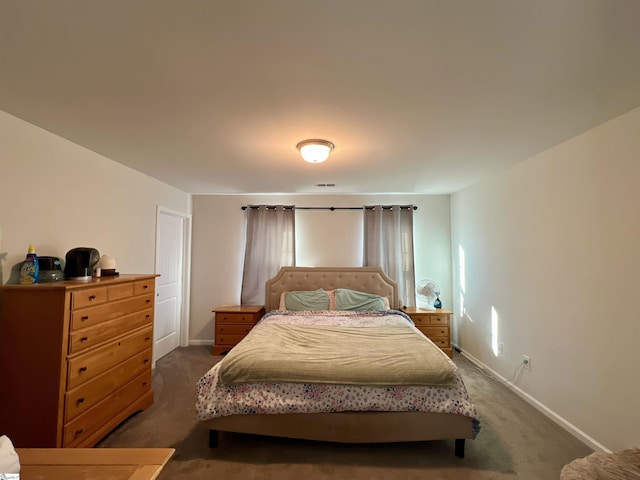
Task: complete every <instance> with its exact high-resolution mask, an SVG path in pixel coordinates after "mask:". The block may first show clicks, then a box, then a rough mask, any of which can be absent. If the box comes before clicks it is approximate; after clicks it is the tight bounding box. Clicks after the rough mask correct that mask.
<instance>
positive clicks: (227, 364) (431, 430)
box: [196, 267, 480, 458]
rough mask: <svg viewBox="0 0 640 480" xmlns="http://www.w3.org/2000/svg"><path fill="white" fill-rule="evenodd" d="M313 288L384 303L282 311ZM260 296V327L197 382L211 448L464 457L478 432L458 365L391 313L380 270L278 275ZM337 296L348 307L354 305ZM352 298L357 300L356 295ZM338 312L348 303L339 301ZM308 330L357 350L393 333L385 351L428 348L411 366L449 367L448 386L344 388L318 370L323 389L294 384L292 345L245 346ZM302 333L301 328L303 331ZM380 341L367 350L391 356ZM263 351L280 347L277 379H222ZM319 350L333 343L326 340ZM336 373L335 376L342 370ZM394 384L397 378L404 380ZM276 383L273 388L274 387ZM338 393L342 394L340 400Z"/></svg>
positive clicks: (289, 270) (391, 299)
mask: <svg viewBox="0 0 640 480" xmlns="http://www.w3.org/2000/svg"><path fill="white" fill-rule="evenodd" d="M319 290H320V291H327V292H333V293H334V295H335V292H339V293H340V292H348V293H349V294H350V293H351V292H355V293H356V294H358V293H361V294H362V295H364V296H366V299H368V298H369V297H368V296H370V297H372V298H375V296H379V297H380V298H382V299H384V302H385V304H384V307H383V308H382V309H378V308H377V307H376V308H374V309H373V310H374V311H371V312H368V311H367V312H362V311H358V310H359V307H358V308H356V309H355V310H356V311H342V310H341V308H346V307H342V306H341V304H340V300H338V304H335V302H336V300H335V298H333V297H332V300H333V303H334V304H332V305H330V308H329V309H328V311H327V310H324V307H320V309H319V310H318V311H312V312H311V311H300V310H299V309H296V310H294V311H289V309H288V308H286V307H287V305H289V304H288V303H287V304H286V305H285V304H284V300H283V299H284V298H285V296H286V297H287V299H289V298H290V296H291V298H293V295H294V293H293V292H296V293H297V292H303V293H306V292H317V291H319ZM265 297H266V298H265V310H266V312H267V313H266V314H265V316H264V317H263V319H262V320H261V321H260V322H258V324H257V325H256V326H255V327H254V328H253V330H252V331H251V333H250V334H249V335H248V336H247V337H246V338H245V339H244V340H242V341H241V342H240V343H239V344H238V345H237V346H236V347H234V349H232V350H231V351H230V352H229V354H227V356H226V357H225V359H223V360H222V361H221V362H218V364H216V365H215V366H214V367H212V369H211V370H210V371H209V372H207V373H206V374H205V375H204V376H203V377H202V378H201V379H200V381H199V382H198V386H197V389H198V394H197V403H196V410H197V417H198V419H199V420H200V421H201V422H202V424H203V425H204V426H205V427H206V428H208V429H209V433H210V434H209V443H210V446H211V447H215V446H217V444H218V432H236V433H249V434H258V435H269V436H279V437H288V438H296V439H305V440H317V441H329V442H342V443H383V442H408V441H429V440H455V443H454V445H455V455H456V456H458V457H460V458H462V457H464V448H465V440H466V439H473V438H475V436H476V435H477V433H478V432H479V430H480V422H479V417H478V412H477V409H476V408H475V406H474V405H473V404H472V402H471V400H470V399H469V396H468V394H467V391H466V388H465V386H464V383H463V382H462V379H461V377H460V375H459V372H458V370H457V367H456V366H455V364H453V362H451V361H450V359H449V358H448V357H447V356H446V355H445V354H444V353H443V352H441V351H440V350H439V349H438V348H437V347H436V346H435V345H433V344H432V342H431V341H430V340H428V339H427V338H426V337H425V336H424V335H422V333H420V331H419V330H418V329H416V328H415V326H413V323H412V321H411V319H410V318H409V317H408V316H406V315H404V314H403V313H402V312H399V311H398V310H397V309H398V308H399V304H398V302H399V300H398V290H397V285H396V283H395V282H394V281H393V280H391V279H390V278H388V277H387V276H386V275H385V274H384V273H383V272H382V270H381V269H380V268H374V267H360V268H347V267H333V268H331V267H283V268H282V269H281V270H280V272H279V273H278V274H277V275H276V276H275V277H273V278H272V279H270V280H269V281H268V282H267V284H266V292H265ZM342 298H348V299H349V301H351V300H350V299H351V297H342ZM357 298H358V301H360V300H361V298H362V296H360V297H357ZM287 301H288V300H287ZM376 301H377V299H376ZM303 303H304V302H303ZM342 305H345V302H344V301H342ZM336 322H337V323H336ZM312 324H313V332H314V335H315V332H316V331H321V330H332V332H329V333H327V334H330V335H334V334H336V332H333V330H337V331H338V332H337V333H338V334H339V333H342V332H345V331H348V332H354V334H357V336H358V340H357V341H358V342H360V341H368V340H360V337H363V336H364V337H366V336H368V335H369V334H371V335H374V334H378V335H386V334H387V333H389V332H391V333H392V334H393V335H397V336H394V337H393V338H394V342H393V343H391V342H388V341H387V342H386V344H387V345H392V346H393V348H396V347H395V346H396V345H401V344H402V343H395V342H396V339H397V341H398V342H402V341H405V340H406V341H419V342H421V344H420V346H421V347H422V346H423V344H424V343H428V344H430V345H432V346H433V349H431V350H430V351H429V352H428V356H427V357H424V358H427V359H428V360H426V361H422V360H421V361H419V362H415V364H416V365H423V364H431V359H433V360H434V363H442V362H446V364H447V367H448V368H450V371H451V372H452V373H450V374H448V375H449V376H448V377H447V378H446V379H444V380H442V381H444V382H445V383H443V384H436V383H433V382H434V380H428V379H427V380H422V379H420V380H419V381H417V380H413V379H412V378H409V377H407V378H408V380H407V381H408V382H409V384H407V385H404V384H398V385H396V384H387V383H379V382H380V381H373V382H370V383H369V384H350V383H349V382H350V381H351V380H349V381H348V382H345V384H343V380H341V377H340V378H338V377H336V379H335V380H334V379H333V377H331V376H327V375H334V374H335V373H336V372H333V373H327V372H324V371H323V373H322V374H321V375H325V376H324V377H323V376H320V377H313V379H315V378H320V379H324V380H323V381H322V382H319V381H317V380H313V379H312V380H309V379H308V378H307V377H304V380H295V379H294V380H293V381H292V380H291V379H289V377H288V376H287V371H288V369H293V367H292V366H291V365H290V364H287V363H286V360H287V359H289V358H293V357H292V356H291V355H290V352H289V351H288V350H286V348H288V346H289V345H290V340H289V339H287V340H286V341H285V340H282V339H277V340H273V341H269V340H267V343H266V344H262V345H261V346H260V347H259V348H255V345H253V343H252V342H254V341H255V340H256V338H260V337H263V339H264V338H266V339H271V338H272V337H271V335H276V334H285V333H288V332H290V331H292V332H293V334H294V335H305V332H309V335H310V336H311V332H312V329H311V328H312V327H310V325H312ZM316 324H317V325H316ZM305 328H306V329H307V330H304V329H305ZM360 332H366V333H360ZM409 332H410V333H409ZM321 333H322V334H325V333H324V332H321ZM249 337H252V338H251V339H250V338H249ZM254 337H255V338H254ZM409 337H415V338H409ZM319 338H322V337H319ZM384 338H386V337H384ZM304 340H305V341H304V342H303V344H305V345H307V346H309V347H310V348H316V343H313V344H311V343H309V342H307V341H306V339H304ZM377 342H378V343H377V344H376V345H378V346H377V347H375V348H372V349H370V350H373V351H378V350H386V351H387V353H388V348H386V346H385V344H384V342H383V343H380V342H381V340H380V338H378V340H377ZM270 343H272V344H274V345H275V344H278V345H284V346H285V347H283V348H285V350H284V353H282V352H281V353H279V354H277V355H276V354H273V353H271V355H272V357H279V359H280V360H282V362H284V365H281V370H280V376H275V377H269V376H267V377H259V378H258V380H255V379H254V380H246V379H245V380H243V378H244V377H242V376H240V377H239V378H240V379H239V380H235V383H233V382H230V381H228V378H230V375H231V373H229V371H232V368H231V366H232V365H234V362H235V361H236V360H237V358H241V357H242V358H252V356H253V354H254V353H256V352H260V351H262V350H266V351H267V355H269V354H270V353H268V352H271V350H270V348H271V346H270ZM319 343H325V344H329V343H331V344H334V343H338V344H339V343H340V342H334V341H333V340H332V341H330V342H323V341H320V342H319ZM353 345H354V346H355V344H353ZM274 348H277V347H274ZM400 350H401V351H402V352H404V351H405V350H407V355H400V354H399V353H398V354H395V353H394V357H401V356H408V357H409V358H422V357H414V356H412V355H413V349H412V347H411V348H410V347H407V348H406V349H405V348H402V349H400ZM252 352H253V353H252ZM328 355H330V356H331V355H334V353H333V352H331V353H330V354H328ZM429 355H430V356H429ZM303 356H304V355H303ZM267 358H270V357H267ZM323 358H324V357H323ZM330 358H334V357H333V356H331V357H330ZM394 360H395V358H394ZM262 361H263V360H258V362H262ZM301 362H303V360H301V359H297V360H296V361H294V363H296V364H302V363H301ZM320 363H321V365H322V367H321V368H320V370H323V368H324V366H326V365H327V364H330V363H339V362H320ZM362 363H366V362H362ZM259 364H260V365H261V363H259ZM350 365H351V363H350ZM376 365H377V363H376ZM400 368H401V369H402V370H401V371H402V372H405V371H407V372H408V373H407V375H409V371H411V372H410V373H411V374H413V373H415V374H416V375H421V372H418V371H417V370H422V369H413V368H406V365H405V366H401V367H400ZM246 370H247V369H246V368H243V367H242V366H241V367H240V368H239V369H236V372H241V373H246ZM258 370H261V369H260V368H258ZM343 370H345V375H347V372H346V371H347V370H348V371H349V372H348V373H349V375H351V376H349V378H351V377H352V376H353V374H352V372H351V366H350V368H349V369H343ZM413 370H416V371H415V372H413ZM283 371H284V372H285V373H284V374H283V373H282V372H283ZM305 371H306V370H305ZM337 373H338V374H339V375H341V372H337ZM282 375H285V376H284V377H283V376H282ZM394 375H395V374H394ZM400 376H403V378H404V375H400ZM274 378H275V379H276V380H273V379H274ZM438 381H440V380H438ZM384 382H386V380H385V381H384ZM421 382H426V383H421ZM447 382H448V383H447ZM356 383H358V382H356ZM345 389H346V391H348V392H349V393H348V394H345V393H344V392H345ZM354 397H355V399H356V401H355V402H352V401H351V400H349V401H344V402H343V399H344V398H349V399H353V398H354Z"/></svg>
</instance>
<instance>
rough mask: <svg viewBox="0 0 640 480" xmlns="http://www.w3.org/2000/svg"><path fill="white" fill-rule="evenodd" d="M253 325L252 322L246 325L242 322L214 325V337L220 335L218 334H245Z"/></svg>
mask: <svg viewBox="0 0 640 480" xmlns="http://www.w3.org/2000/svg"><path fill="white" fill-rule="evenodd" d="M252 327H253V325H252V324H247V325H243V324H226V323H224V324H222V325H219V324H218V325H216V337H218V336H220V335H229V334H231V335H242V336H244V335H246V334H247V333H249V332H250V331H251V328H252Z"/></svg>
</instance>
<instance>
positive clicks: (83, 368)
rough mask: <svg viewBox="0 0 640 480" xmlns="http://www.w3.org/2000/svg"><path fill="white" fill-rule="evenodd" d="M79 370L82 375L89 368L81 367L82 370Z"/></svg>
mask: <svg viewBox="0 0 640 480" xmlns="http://www.w3.org/2000/svg"><path fill="white" fill-rule="evenodd" d="M79 370H80V373H82V372H86V371H87V367H80V369H79Z"/></svg>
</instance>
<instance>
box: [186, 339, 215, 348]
mask: <svg viewBox="0 0 640 480" xmlns="http://www.w3.org/2000/svg"><path fill="white" fill-rule="evenodd" d="M189 345H194V346H199V345H213V341H212V340H194V339H191V340H189Z"/></svg>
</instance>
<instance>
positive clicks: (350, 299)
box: [336, 288, 385, 311]
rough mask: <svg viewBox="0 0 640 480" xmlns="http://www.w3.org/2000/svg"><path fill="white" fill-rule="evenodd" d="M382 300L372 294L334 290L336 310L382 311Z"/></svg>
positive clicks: (340, 289)
mask: <svg viewBox="0 0 640 480" xmlns="http://www.w3.org/2000/svg"><path fill="white" fill-rule="evenodd" d="M384 309H385V308H384V299H383V298H382V297H381V296H380V295H375V294H373V293H365V292H358V291H357V290H349V289H348V288H337V289H336V310H376V311H382V310H384Z"/></svg>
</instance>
